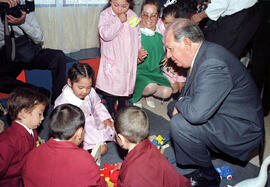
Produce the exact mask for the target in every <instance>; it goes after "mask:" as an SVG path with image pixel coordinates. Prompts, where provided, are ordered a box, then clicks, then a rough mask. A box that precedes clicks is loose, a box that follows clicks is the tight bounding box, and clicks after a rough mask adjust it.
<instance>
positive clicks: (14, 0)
mask: <svg viewBox="0 0 270 187" xmlns="http://www.w3.org/2000/svg"><path fill="white" fill-rule="evenodd" d="M0 3H7V4H8V5H9V7H14V6H16V5H17V4H18V3H19V0H0Z"/></svg>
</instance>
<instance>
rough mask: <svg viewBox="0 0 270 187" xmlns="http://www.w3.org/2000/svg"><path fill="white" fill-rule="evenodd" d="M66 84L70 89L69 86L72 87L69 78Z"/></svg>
mask: <svg viewBox="0 0 270 187" xmlns="http://www.w3.org/2000/svg"><path fill="white" fill-rule="evenodd" d="M67 84H68V85H69V87H71V86H72V83H71V80H70V78H68V80H67Z"/></svg>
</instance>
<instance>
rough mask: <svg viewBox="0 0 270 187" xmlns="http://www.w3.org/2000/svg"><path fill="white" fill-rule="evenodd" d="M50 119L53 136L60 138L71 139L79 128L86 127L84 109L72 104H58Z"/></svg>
mask: <svg viewBox="0 0 270 187" xmlns="http://www.w3.org/2000/svg"><path fill="white" fill-rule="evenodd" d="M49 120H50V121H49V129H50V134H51V136H52V137H53V138H57V139H60V140H68V139H70V138H71V137H72V136H73V135H74V134H75V132H76V131H77V130H78V129H79V128H81V127H84V123H85V117H84V114H83V112H82V110H81V109H80V108H79V107H77V106H74V105H72V104H62V105H59V106H57V107H56V108H55V109H54V110H53V111H52V113H51V115H50V118H49Z"/></svg>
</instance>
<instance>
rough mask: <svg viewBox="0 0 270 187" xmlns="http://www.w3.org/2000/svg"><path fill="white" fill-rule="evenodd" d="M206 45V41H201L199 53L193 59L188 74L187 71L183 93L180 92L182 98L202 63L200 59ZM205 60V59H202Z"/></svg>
mask: <svg viewBox="0 0 270 187" xmlns="http://www.w3.org/2000/svg"><path fill="white" fill-rule="evenodd" d="M207 45H208V42H207V41H203V43H202V45H201V47H200V48H199V51H198V53H197V56H196V57H195V60H194V63H193V67H192V72H191V73H190V69H189V70H188V71H187V79H186V83H185V86H184V88H183V92H182V94H181V95H182V96H185V95H186V94H187V92H188V90H189V88H190V86H191V83H192V81H193V79H194V77H195V75H196V73H197V70H198V67H199V66H200V64H201V63H202V61H203V60H202V59H203V58H202V57H203V55H204V54H205V51H206V49H207ZM204 59H205V58H204Z"/></svg>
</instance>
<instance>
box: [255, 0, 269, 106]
mask: <svg viewBox="0 0 270 187" xmlns="http://www.w3.org/2000/svg"><path fill="white" fill-rule="evenodd" d="M269 9H270V2H263V12H264V16H263V22H262V24H261V26H260V28H259V29H258V32H257V33H256V35H255V37H254V40H253V46H252V49H253V53H252V63H251V75H252V77H253V79H254V81H255V83H256V85H257V87H258V89H259V91H260V93H262V94H261V95H262V104H263V108H264V110H265V111H269V110H270V52H269V49H270V35H269V33H270V15H269Z"/></svg>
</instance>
